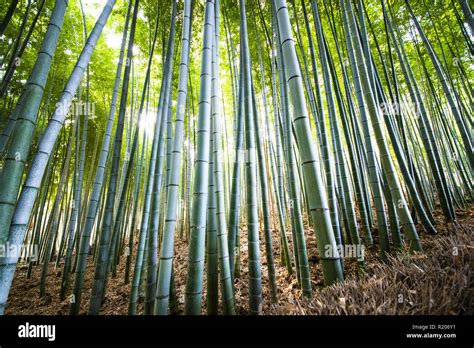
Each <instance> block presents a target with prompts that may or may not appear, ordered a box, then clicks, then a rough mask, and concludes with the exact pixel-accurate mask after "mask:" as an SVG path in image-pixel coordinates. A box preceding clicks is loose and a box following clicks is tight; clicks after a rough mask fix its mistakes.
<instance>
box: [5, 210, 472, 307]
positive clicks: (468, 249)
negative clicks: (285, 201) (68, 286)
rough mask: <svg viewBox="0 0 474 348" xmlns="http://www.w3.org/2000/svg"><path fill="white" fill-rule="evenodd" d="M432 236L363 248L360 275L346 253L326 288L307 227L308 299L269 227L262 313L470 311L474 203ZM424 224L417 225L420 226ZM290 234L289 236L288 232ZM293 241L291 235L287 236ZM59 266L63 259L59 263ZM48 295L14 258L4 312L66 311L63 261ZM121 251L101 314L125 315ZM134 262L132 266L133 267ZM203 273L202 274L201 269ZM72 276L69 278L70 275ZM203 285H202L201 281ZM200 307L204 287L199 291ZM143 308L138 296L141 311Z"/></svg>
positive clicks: (181, 273)
mask: <svg viewBox="0 0 474 348" xmlns="http://www.w3.org/2000/svg"><path fill="white" fill-rule="evenodd" d="M435 219H436V220H437V229H438V231H439V233H438V234H437V235H436V236H428V235H426V234H425V233H423V232H421V240H422V244H423V248H424V253H419V254H415V255H408V254H398V255H394V257H391V258H390V261H389V263H388V264H387V263H383V262H380V261H379V258H378V251H377V250H374V249H370V250H369V249H366V267H365V275H362V274H360V272H359V271H358V267H357V263H356V261H355V260H351V259H346V260H345V271H346V280H345V282H344V283H342V284H336V285H333V286H330V287H323V281H322V279H323V278H322V271H321V266H320V264H319V262H318V257H317V255H316V244H315V237H314V233H313V231H312V229H311V228H307V230H306V236H307V246H308V257H309V263H310V269H311V276H312V279H313V281H312V285H313V298H312V299H311V300H307V299H305V298H303V297H302V292H301V290H300V289H299V287H298V284H297V280H296V277H295V275H294V274H293V275H288V274H287V271H286V268H285V267H282V266H281V263H280V250H279V248H278V243H276V242H275V241H278V237H277V231H276V230H274V231H273V244H274V245H275V249H274V259H275V268H276V281H277V287H278V302H277V303H275V304H272V303H270V294H269V284H268V280H267V266H266V259H265V251H264V244H263V236H261V263H262V282H263V313H264V314H473V313H474V310H473V303H472V293H473V289H474V286H473V279H472V277H471V275H472V270H471V265H470V262H472V259H471V255H472V251H473V246H472V236H473V232H474V209H473V208H472V207H471V209H470V210H467V211H459V212H458V224H457V225H453V224H450V225H447V224H446V223H445V222H444V220H443V218H442V217H441V216H440V215H439V214H436V216H435ZM419 230H421V231H422V227H420V228H419ZM289 238H290V239H291V235H290V236H289ZM245 241H246V231H245V230H243V231H242V243H243V245H242V246H241V259H242V268H241V274H240V277H239V278H236V280H235V305H236V312H237V313H238V314H246V313H247V310H248V286H247V282H248V270H247V247H246V243H245ZM290 242H291V240H290ZM187 250H188V248H187V242H186V241H185V240H183V239H180V238H179V237H177V238H176V247H175V259H174V269H175V272H176V273H175V277H176V290H177V299H178V306H179V313H182V310H183V306H184V286H185V281H186V267H187V262H186V256H187ZM61 266H62V264H61ZM49 269H50V271H49V275H48V279H47V285H46V295H45V296H44V297H43V298H40V297H39V279H40V276H41V266H36V267H34V269H33V273H32V276H31V278H29V279H26V271H27V266H26V265H25V264H20V265H18V268H17V274H16V277H15V280H14V282H13V286H12V289H11V292H10V297H9V300H8V304H7V308H6V314H10V315H11V314H49V315H55V314H68V310H69V300H64V301H60V299H59V293H60V283H61V272H62V267H60V268H54V264H51V265H50V267H49ZM124 269H125V257H123V258H122V261H121V263H120V264H119V266H118V269H117V277H116V278H111V279H110V280H109V284H108V291H107V295H106V298H105V302H104V304H103V306H102V310H101V314H107V315H111V314H121V315H125V314H127V310H128V299H129V294H130V283H128V284H125V283H124V279H123V276H124ZM132 269H133V268H132ZM86 274H87V275H86V282H85V292H84V294H83V296H82V306H81V313H86V312H87V307H88V304H89V298H90V290H91V286H92V279H93V276H94V269H93V265H92V264H91V263H90V264H89V266H88V272H87V273H86ZM204 276H205V275H204ZM71 278H72V279H71V280H73V277H71ZM204 288H205V284H204ZM203 299H204V300H203V313H205V291H204V294H203ZM142 312H143V298H141V299H140V302H139V305H138V313H140V314H141V313H142Z"/></svg>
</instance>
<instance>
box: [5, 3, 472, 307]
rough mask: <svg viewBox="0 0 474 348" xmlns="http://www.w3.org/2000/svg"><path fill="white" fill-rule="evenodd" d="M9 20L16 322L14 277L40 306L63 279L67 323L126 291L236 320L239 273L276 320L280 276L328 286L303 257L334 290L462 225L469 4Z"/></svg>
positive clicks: (35, 12)
mask: <svg viewBox="0 0 474 348" xmlns="http://www.w3.org/2000/svg"><path fill="white" fill-rule="evenodd" d="M91 3H92V4H91ZM88 6H89V7H90V6H95V8H97V10H98V11H97V12H95V13H93V12H91V11H90V9H89V8H88ZM0 11H1V12H0V15H1V23H0V35H1V42H0V50H1V51H0V68H1V70H0V77H1V83H0V98H1V100H0V105H1V111H0V116H1V119H0V122H1V123H0V125H1V126H2V131H1V135H0V151H1V165H2V166H1V171H0V243H1V245H2V248H3V249H2V250H3V255H2V257H0V312H1V313H2V314H3V312H4V311H5V308H8V297H9V293H10V290H11V287H12V283H13V280H14V277H15V274H16V270H17V269H18V267H19V266H24V267H27V277H30V276H31V275H32V273H33V271H34V270H35V269H40V270H41V271H40V272H41V277H40V289H39V296H44V295H45V292H46V289H47V284H48V279H50V277H52V275H51V273H52V269H57V270H60V272H61V287H60V298H61V300H64V299H67V298H69V299H70V308H69V311H70V314H72V315H77V314H79V313H83V312H85V313H88V314H99V313H100V312H101V306H102V304H103V301H104V299H105V298H106V297H107V291H108V288H109V287H110V284H111V283H115V282H121V283H122V284H129V285H130V289H131V290H130V293H129V303H128V313H129V314H130V315H136V314H155V315H166V314H169V313H177V312H179V311H180V310H182V311H183V312H184V314H202V313H203V312H207V314H210V315H212V314H218V313H221V314H227V315H232V314H238V313H239V311H238V310H237V305H236V298H235V291H234V290H235V289H234V286H235V283H236V279H238V278H242V277H243V276H244V275H245V277H247V278H246V279H245V280H244V281H245V282H246V284H247V286H248V295H247V298H245V301H246V302H247V304H246V308H247V309H248V313H249V314H262V304H263V303H264V302H270V303H276V302H278V300H279V296H281V293H280V291H279V289H278V285H277V284H278V283H277V281H276V268H278V267H283V268H284V269H285V272H286V274H287V275H294V276H295V277H296V279H297V284H298V286H299V288H300V289H301V291H302V294H303V296H305V297H307V298H311V296H312V293H313V292H314V291H318V290H317V288H316V286H315V278H316V275H315V274H314V272H312V271H311V267H310V262H309V256H308V254H309V248H310V247H311V248H313V247H315V248H316V253H317V255H318V259H319V266H320V268H321V270H322V272H321V276H322V277H323V279H322V281H323V282H324V285H325V286H330V285H332V284H334V283H336V282H344V278H345V276H346V267H345V263H347V262H349V261H350V260H351V259H355V258H356V256H355V255H350V253H348V252H347V250H348V249H351V248H352V250H362V253H363V250H364V248H366V249H376V250H377V251H376V252H377V255H378V258H379V260H380V262H388V261H387V260H388V255H390V254H395V253H406V254H407V255H409V254H410V253H422V252H423V243H422V241H421V239H420V235H426V238H430V235H432V234H436V233H437V226H436V223H435V219H434V213H435V211H436V210H439V211H441V214H442V216H443V219H444V221H446V223H449V224H453V226H455V225H456V210H457V209H460V208H466V207H468V206H469V204H470V203H471V202H472V199H473V193H474V191H473V179H472V178H473V176H472V168H473V166H474V154H473V145H472V127H473V118H472V115H473V111H474V110H473V105H474V104H473V99H474V94H473V92H472V91H473V89H472V77H473V70H472V67H473V66H472V54H474V46H473V37H474V19H473V14H472V10H471V8H470V7H469V4H468V1H467V0H459V1H458V0H449V1H448V0H447V1H438V2H435V4H431V3H430V2H429V1H413V0H397V1H395V0H370V1H368V0H366V1H364V0H340V1H332V0H272V1H261V0H206V1H197V0H184V1H181V0H179V1H178V0H169V1H157V2H153V1H146V0H141V1H140V0H118V1H116V0H107V1H98V2H97V1H86V0H82V1H81V0H77V1H72V0H70V1H67V0H56V1H49V0H36V1H31V0H27V1H18V0H12V1H10V2H8V3H7V2H5V4H3V5H1V7H0ZM111 38H113V39H114V40H113V41H114V42H115V43H114V45H113V47H112V45H111V44H110V43H109V41H110V40H111ZM78 105H79V106H85V107H83V108H79V109H80V110H79V111H78V110H77V109H78V108H76V107H77V106H78ZM91 105H92V106H94V108H91V107H90V106H91ZM310 233H311V234H313V235H314V237H315V240H316V243H315V244H316V246H310V245H309V244H308V234H310ZM177 241H181V242H184V243H185V245H186V251H185V253H186V260H187V261H186V262H187V264H186V265H179V266H184V269H185V273H184V274H185V275H184V277H185V289H184V304H183V305H182V306H181V305H180V304H179V301H178V298H177V289H176V282H177V277H178V276H180V275H179V274H178V273H177V266H178V265H177V264H176V263H177V260H176V258H175V255H176V250H177V249H176V245H177ZM25 245H29V246H33V247H35V250H36V253H35V254H36V257H34V258H32V257H29V256H28V255H27V253H26V252H25V250H24V249H23V250H22V249H21V247H22V246H25ZM12 250H17V252H12ZM18 250H22V251H21V252H19V251H18ZM359 256H360V255H359ZM365 262H366V261H365V260H364V257H363V255H362V257H357V267H358V270H359V276H361V277H363V276H364V267H365ZM263 265H265V267H263ZM181 268H183V267H181ZM91 273H93V277H92V281H91V284H92V285H91V287H90V288H88V286H86V284H88V283H87V282H86V278H87V276H88V275H90V276H92V275H91ZM264 280H265V281H264ZM266 286H268V291H263V290H264V287H266ZM86 292H87V293H90V297H87V299H88V302H87V303H84V301H85V300H84V296H83V294H84V293H86ZM264 293H265V294H268V296H265V295H263V294H264ZM139 304H143V311H142V310H141V309H140V310H139V308H141V307H139ZM180 307H182V308H180Z"/></svg>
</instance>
